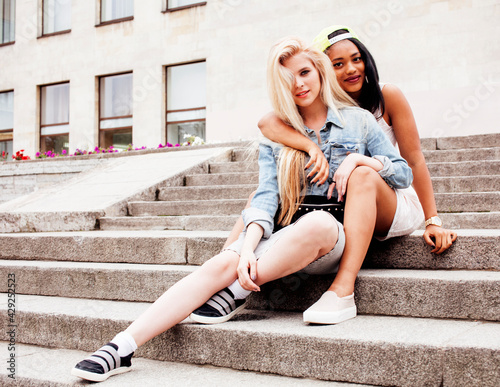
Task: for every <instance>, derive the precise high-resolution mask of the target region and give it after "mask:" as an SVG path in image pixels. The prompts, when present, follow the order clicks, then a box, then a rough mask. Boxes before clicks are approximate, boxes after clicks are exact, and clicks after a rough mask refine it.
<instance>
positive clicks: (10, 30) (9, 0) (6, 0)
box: [0, 0, 16, 44]
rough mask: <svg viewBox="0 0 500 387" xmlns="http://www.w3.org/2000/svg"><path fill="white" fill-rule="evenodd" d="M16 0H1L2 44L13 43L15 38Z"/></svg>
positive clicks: (0, 33) (0, 40)
mask: <svg viewBox="0 0 500 387" xmlns="http://www.w3.org/2000/svg"><path fill="white" fill-rule="evenodd" d="M15 15H16V1H15V0H0V19H1V20H2V24H1V25H0V44H5V43H12V42H14V40H15V25H16V23H15Z"/></svg>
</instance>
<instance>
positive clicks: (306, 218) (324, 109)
mask: <svg viewBox="0 0 500 387" xmlns="http://www.w3.org/2000/svg"><path fill="white" fill-rule="evenodd" d="M268 78H269V89H270V94H271V100H272V102H273V106H274V108H275V111H276V113H277V114H279V115H280V117H282V118H283V119H285V120H287V122H290V123H291V124H292V125H293V126H294V127H295V128H296V130H298V131H299V132H300V133H302V134H303V135H306V136H309V137H311V138H314V137H315V136H316V133H317V134H318V135H319V133H320V130H321V128H322V127H323V126H325V122H329V123H332V124H333V125H335V126H336V127H345V128H346V129H347V128H351V127H363V128H364V129H363V130H361V129H360V130H358V132H357V135H358V136H363V133H364V132H365V131H366V129H367V128H368V127H369V126H371V125H375V123H374V122H372V121H370V120H369V119H367V117H368V116H367V114H365V113H363V111H362V110H361V109H358V108H351V107H348V106H349V105H350V104H352V101H351V100H350V98H349V97H348V96H347V95H346V94H345V93H343V92H342V90H341V89H340V88H339V87H338V85H336V84H335V82H334V75H333V72H332V70H331V66H330V65H329V62H328V59H327V58H326V57H325V55H324V54H322V53H321V52H319V51H316V50H314V49H308V48H306V47H305V46H304V44H303V43H301V42H300V41H297V40H286V41H283V42H281V43H279V44H277V45H276V46H275V47H274V48H273V50H272V52H271V55H270V59H269V64H268ZM339 110H342V111H343V113H342V114H341V113H340V111H339ZM327 126H329V124H327ZM309 128H310V129H309ZM326 133H327V132H326V131H325V132H324V134H322V136H323V137H324V136H325V135H326ZM360 138H361V137H360ZM325 139H326V137H325ZM368 142H369V146H368V148H367V147H366V145H367V144H365V146H363V147H362V148H360V150H361V152H362V153H365V151H366V150H367V149H370V150H372V144H373V146H374V148H373V150H376V154H380V156H375V158H370V157H366V156H362V155H361V154H360V155H359V156H360V157H362V158H363V160H364V161H363V162H364V164H363V165H368V167H367V168H369V169H371V170H373V171H374V173H376V172H375V170H379V171H380V172H379V173H380V174H381V175H380V176H387V178H388V179H389V180H390V181H391V183H393V184H395V185H397V186H400V185H405V186H406V185H408V184H410V182H411V171H410V170H409V168H408V167H407V165H406V163H405V162H404V160H403V159H401V158H398V157H397V156H396V152H395V150H394V149H393V148H392V147H391V146H390V144H389V143H388V142H387V141H385V139H384V138H382V136H381V133H379V135H377V136H376V137H373V138H372V137H370V138H369V141H368ZM321 143H324V140H321ZM324 149H325V155H327V157H328V159H331V160H332V165H337V164H338V163H340V162H341V161H342V158H341V157H337V155H335V156H333V154H334V149H333V148H332V147H330V146H328V147H325V148H324ZM345 150H347V148H342V152H343V153H345V152H344V151H345ZM259 151H260V154H259V188H258V189H257V193H256V194H255V197H254V199H253V201H252V205H251V207H250V208H248V209H246V210H245V211H244V212H243V219H244V220H245V231H244V232H243V233H242V235H241V236H240V237H239V239H238V240H237V241H236V242H235V243H233V244H232V245H231V246H229V247H228V248H227V249H225V250H224V251H222V252H221V253H220V254H218V255H217V256H215V257H213V258H211V259H210V260H208V261H207V262H206V263H205V264H203V265H202V266H201V267H200V268H199V269H198V270H196V271H195V272H193V273H192V274H190V275H188V276H187V277H185V278H184V279H182V280H181V281H179V282H177V283H176V284H175V285H174V286H172V287H171V288H170V289H168V290H167V291H166V292H165V293H164V294H163V295H162V296H161V297H160V298H159V299H158V300H157V301H156V302H155V303H153V304H152V305H151V306H150V307H149V308H148V309H147V310H146V311H145V312H144V313H143V314H142V315H141V316H139V318H138V319H137V320H135V321H134V322H133V323H132V324H131V325H130V326H129V327H128V328H127V329H126V330H125V331H123V332H120V333H118V334H117V335H116V336H115V337H114V338H113V339H112V340H111V342H109V343H108V344H106V345H104V346H103V347H102V348H100V349H99V350H98V351H96V352H95V353H94V354H92V355H91V356H90V357H88V358H87V359H85V360H82V361H81V362H79V363H78V364H77V365H76V366H75V367H74V368H73V370H72V374H73V375H75V376H78V377H80V378H83V379H87V380H91V381H95V382H100V381H103V380H106V379H107V378H108V377H109V376H112V375H116V374H119V373H123V372H127V371H128V370H130V367H131V359H132V355H133V353H134V351H135V350H136V349H137V348H138V347H139V346H141V345H143V344H144V343H146V342H147V341H148V340H150V339H152V338H153V337H155V336H157V335H159V334H160V333H162V332H164V331H166V330H167V329H170V328H171V327H173V326H174V325H176V324H177V323H179V322H181V321H182V320H184V319H185V318H186V317H188V316H189V315H190V313H191V312H192V311H193V310H195V309H196V308H198V307H200V306H201V305H202V304H203V303H204V302H206V301H207V300H209V297H210V296H212V295H213V294H214V293H216V292H218V293H217V294H218V296H217V297H215V299H216V300H217V302H221V299H225V300H226V302H227V310H229V311H238V310H239V309H240V308H241V307H242V305H243V303H244V299H239V300H238V299H236V298H235V297H234V294H233V293H232V292H231V290H230V289H228V288H227V287H228V286H229V285H230V284H232V283H234V281H235V280H236V279H238V281H239V282H238V284H241V287H242V289H245V290H249V291H259V290H260V286H261V285H262V284H264V283H266V282H269V281H272V280H275V279H277V278H280V277H283V276H286V275H289V274H292V273H294V272H297V271H299V270H304V271H305V272H307V273H312V274H322V273H333V272H335V271H336V270H337V266H338V262H339V261H340V258H341V256H342V253H343V249H344V240H345V237H344V230H343V227H342V224H341V223H340V222H339V221H337V220H336V219H335V217H334V216H333V215H332V214H331V213H329V212H328V211H314V212H311V213H307V214H305V215H303V216H300V217H298V216H297V214H296V213H297V209H298V208H299V206H301V202H302V200H303V196H302V195H303V194H304V192H305V193H306V194H307V195H308V196H310V195H314V196H316V197H323V198H326V196H328V188H327V187H326V186H323V187H318V186H317V185H311V184H309V183H308V182H307V181H306V179H305V169H304V167H305V153H303V152H301V151H297V150H293V149H291V148H285V147H283V146H282V145H280V144H277V143H271V142H269V141H268V142H264V143H261V144H260V148H259ZM346 160H347V158H346ZM379 160H380V161H379ZM348 164H349V163H345V162H344V163H342V166H341V167H340V168H339V170H346V168H347V169H348V168H349V166H348ZM337 166H338V165H337ZM338 176H339V178H340V174H339V175H338ZM381 179H382V178H381ZM381 181H383V180H381ZM384 184H385V183H384ZM386 185H387V184H386ZM388 187H389V186H387V188H388ZM388 189H389V188H388ZM325 201H327V200H325ZM278 203H281V208H280V209H279V210H278ZM326 208H327V209H328V208H330V207H329V205H328V204H326ZM275 215H277V223H280V226H282V228H281V229H280V230H279V231H276V232H273V230H274V228H275V227H274V226H275V221H274V219H275ZM297 218H298V219H297ZM221 289H222V290H221ZM211 300H212V299H210V300H209V302H210V301H211ZM337 309H338V310H339V313H340V314H341V315H342V319H346V318H351V317H354V316H355V315H356V310H355V309H356V307H355V305H354V301H353V298H352V296H351V297H348V298H347V299H345V300H341V301H340V303H339V306H338V308H337Z"/></svg>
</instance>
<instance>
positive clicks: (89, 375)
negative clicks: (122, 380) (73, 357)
mask: <svg viewBox="0 0 500 387" xmlns="http://www.w3.org/2000/svg"><path fill="white" fill-rule="evenodd" d="M131 368H132V367H120V368H115V369H114V370H111V371H109V372H106V373H105V374H96V373H94V372H90V371H85V370H81V369H79V368H73V369H72V370H71V375H73V376H78V377H79V378H82V379H85V380H90V381H91V382H104V381H105V380H106V379H107V378H109V377H110V376H113V375H119V374H123V373H125V372H128V371H130V369H131Z"/></svg>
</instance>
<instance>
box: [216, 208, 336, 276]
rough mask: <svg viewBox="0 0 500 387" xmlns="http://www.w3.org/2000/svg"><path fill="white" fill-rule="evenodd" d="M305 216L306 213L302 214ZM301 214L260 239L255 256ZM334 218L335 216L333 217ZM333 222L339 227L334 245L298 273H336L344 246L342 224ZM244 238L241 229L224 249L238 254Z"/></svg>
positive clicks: (263, 250) (262, 251) (291, 225)
mask: <svg viewBox="0 0 500 387" xmlns="http://www.w3.org/2000/svg"><path fill="white" fill-rule="evenodd" d="M326 213H327V214H328V215H330V216H331V217H332V218H334V217H333V215H332V214H330V213H328V212H326ZM303 216H307V215H303ZM303 216H301V217H300V218H299V219H297V220H296V221H295V222H294V223H292V224H290V225H288V226H286V227H283V228H282V229H281V230H279V231H277V232H275V233H273V234H272V235H271V236H270V237H269V238H268V239H261V240H260V242H259V244H258V245H257V248H256V249H255V251H254V254H255V257H256V258H257V259H259V258H260V257H262V256H263V255H264V254H265V253H266V252H267V251H268V250H269V249H270V248H271V247H273V246H274V244H275V243H276V242H277V241H278V240H279V239H280V238H281V237H282V236H283V235H285V233H287V232H288V231H290V228H291V227H293V226H294V225H295V223H297V222H298V221H299V220H300V219H301V218H302V217H303ZM334 219H335V218H334ZM335 222H336V223H337V226H338V228H339V236H338V239H337V243H336V244H335V247H334V248H333V249H332V250H330V252H329V253H327V254H325V255H323V256H322V257H319V258H318V259H316V260H315V261H314V262H311V263H310V264H309V265H307V266H306V267H305V268H303V269H302V270H300V271H299V272H300V273H307V274H331V273H336V272H337V271H338V268H339V262H340V258H342V254H343V253H344V247H345V233H344V226H343V225H342V223H340V222H339V221H337V219H335ZM244 240H245V231H243V232H242V233H241V234H240V236H239V237H238V239H237V240H236V241H235V242H233V243H232V244H230V245H229V246H228V247H226V248H225V249H224V250H232V251H234V252H236V253H237V254H238V255H240V253H241V248H242V246H243V241H244Z"/></svg>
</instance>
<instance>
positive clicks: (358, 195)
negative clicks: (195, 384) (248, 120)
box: [191, 26, 457, 322]
mask: <svg viewBox="0 0 500 387" xmlns="http://www.w3.org/2000/svg"><path fill="white" fill-rule="evenodd" d="M314 44H315V46H316V48H317V49H319V50H321V51H323V52H324V53H325V54H326V55H328V57H329V58H330V61H331V63H332V66H333V68H334V70H335V75H336V77H337V82H338V83H339V85H340V86H341V88H342V89H343V90H344V91H345V92H346V93H347V94H348V95H349V96H350V97H351V98H352V99H354V101H356V102H357V103H358V105H359V106H360V107H362V108H364V109H366V110H368V111H370V112H371V113H372V114H373V115H374V116H375V118H376V119H377V121H378V123H379V125H380V126H381V127H382V129H383V130H384V132H385V133H386V135H387V136H388V137H389V139H390V141H391V142H392V144H393V145H394V146H396V147H398V148H399V151H400V153H401V155H402V157H403V158H404V159H406V160H407V161H408V164H409V166H410V167H411V168H412V172H413V175H414V181H413V187H409V188H407V189H395V190H378V189H376V187H379V185H377V176H375V175H373V174H367V175H364V174H363V171H365V172H366V170H364V169H362V168H354V170H353V172H352V173H350V174H342V173H339V172H338V171H337V173H336V174H335V176H333V178H332V177H331V176H329V165H328V162H327V161H326V159H325V157H324V156H323V153H322V152H321V150H320V148H319V146H318V145H317V144H315V143H314V142H313V141H311V140H310V139H308V138H305V137H304V136H302V135H300V134H299V133H297V131H295V130H293V129H292V128H291V127H290V126H289V125H287V124H285V123H284V122H283V121H281V120H280V119H279V118H278V117H277V116H276V115H275V114H274V113H269V114H268V115H267V116H265V117H264V118H263V119H262V120H261V121H260V122H259V127H260V129H261V131H262V133H263V134H264V135H265V136H266V137H267V138H269V139H271V140H273V141H276V142H280V143H282V144H284V145H287V146H289V147H292V148H295V149H299V150H303V151H305V152H307V153H308V154H309V155H310V160H309V163H308V165H307V166H306V167H310V166H311V165H314V168H313V169H312V170H311V172H310V173H309V175H308V177H310V178H311V182H312V183H314V182H317V183H318V184H324V183H325V182H326V181H327V179H328V180H329V183H331V182H333V184H331V185H330V188H335V189H336V190H337V191H338V197H339V199H340V200H344V199H345V216H344V228H345V234H346V247H345V251H344V255H343V257H342V260H341V263H340V268H339V271H338V273H337V275H336V277H335V280H334V282H333V284H332V285H331V287H330V288H329V291H332V292H335V294H336V295H337V296H338V297H344V296H348V295H350V294H352V292H353V290H354V289H353V286H354V280H353V278H355V276H356V275H357V271H353V270H350V269H348V268H352V267H359V268H360V267H361V265H362V262H363V260H364V258H365V256H366V252H367V250H368V247H369V244H370V241H371V239H372V236H375V237H376V238H377V239H379V240H386V239H389V238H392V237H396V236H402V235H408V234H410V233H412V232H413V231H415V230H416V229H417V228H418V227H419V226H420V224H422V222H423V221H424V219H425V225H426V229H425V232H424V234H423V237H424V239H425V241H426V242H427V244H429V245H430V246H432V247H433V249H432V250H431V251H432V252H433V253H436V254H440V253H442V252H443V251H445V250H446V249H448V248H449V247H450V246H451V245H452V244H453V242H454V241H455V240H456V238H457V236H456V233H455V232H453V231H451V230H447V229H445V228H443V227H441V225H442V224H441V220H440V219H439V217H438V216H437V209H436V202H435V199H434V192H433V188H432V182H431V178H430V174H429V170H428V169H427V166H426V164H425V159H424V156H423V154H422V151H421V149H420V138H419V135H418V131H417V126H416V123H415V119H414V117H413V113H412V110H411V108H410V105H409V104H408V101H407V100H406V98H405V97H404V95H403V93H402V92H401V91H400V90H399V89H398V88H397V87H396V86H393V85H389V84H388V85H383V84H379V77H378V71H377V68H376V65H375V61H374V59H373V57H372V55H371V54H370V52H369V51H368V49H367V48H366V47H365V46H364V45H363V43H361V41H360V40H359V39H358V38H357V36H356V34H355V33H354V32H353V31H352V30H351V29H350V28H348V27H345V26H331V27H327V28H325V29H324V30H323V31H321V32H320V33H319V34H318V36H317V37H316V38H315V39H314ZM368 172H369V171H368ZM347 183H349V189H348V185H347ZM381 186H382V185H381ZM382 187H383V186H382ZM242 229H243V222H242V220H241V219H240V220H238V223H237V224H236V225H235V227H234V228H233V231H232V232H231V234H230V236H229V238H228V241H227V242H226V245H225V247H226V246H228V245H229V244H230V243H232V242H233V241H234V239H235V238H237V236H238V234H239V233H240V232H241V230H242ZM230 289H231V290H232V291H233V292H234V293H235V294H237V295H238V296H237V297H239V298H242V297H246V296H247V295H248V294H249V292H245V291H243V290H242V289H241V286H239V284H238V283H234V284H232V285H231V287H230ZM215 297H217V295H215ZM324 307H325V306H324V305H316V304H315V305H313V306H312V307H311V308H312V310H313V311H314V310H316V309H318V310H319V311H321V308H324ZM311 308H310V309H311ZM326 308H328V306H326ZM211 312H212V311H211V309H210V308H207V305H204V306H203V307H202V308H201V309H199V310H197V311H195V312H194V313H193V314H192V315H191V318H192V319H194V320H196V321H199V322H208V321H209V320H212V321H213V322H218V321H227V320H228V319H229V318H231V317H232V315H234V314H235V312H236V311H234V310H231V311H230V312H229V313H227V314H226V313H225V312H223V313H222V314H223V315H224V316H222V317H220V318H217V317H218V316H217V317H216V315H217V314H218V313H217V312H216V313H215V314H213V317H212V318H211V317H210V316H212V314H211ZM317 314H319V315H320V314H321V312H319V313H317ZM205 315H208V318H205ZM325 315H328V313H327V310H325ZM327 320H328V318H326V319H324V320H322V322H325V321H327Z"/></svg>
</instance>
